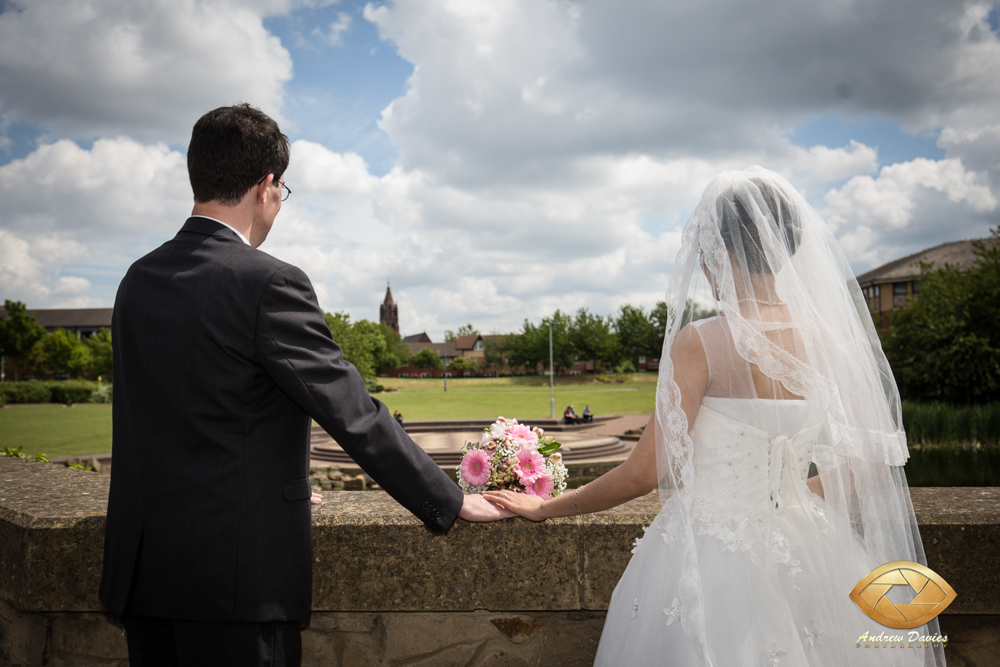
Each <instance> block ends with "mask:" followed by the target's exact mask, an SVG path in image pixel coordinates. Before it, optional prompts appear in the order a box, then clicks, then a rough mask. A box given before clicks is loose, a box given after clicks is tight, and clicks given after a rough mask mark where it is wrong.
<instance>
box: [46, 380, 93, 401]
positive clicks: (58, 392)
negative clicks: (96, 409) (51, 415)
mask: <svg viewBox="0 0 1000 667" xmlns="http://www.w3.org/2000/svg"><path fill="white" fill-rule="evenodd" d="M48 385H49V392H50V393H51V398H50V399H49V400H51V401H52V402H53V403H65V402H66V401H69V402H70V403H89V402H90V397H91V395H92V394H93V393H94V389H95V383H93V382H73V381H69V382H49V383H48Z"/></svg>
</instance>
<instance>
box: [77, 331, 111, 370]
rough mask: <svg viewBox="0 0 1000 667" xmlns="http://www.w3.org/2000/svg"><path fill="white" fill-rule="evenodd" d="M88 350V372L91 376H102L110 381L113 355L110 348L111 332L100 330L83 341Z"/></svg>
mask: <svg viewBox="0 0 1000 667" xmlns="http://www.w3.org/2000/svg"><path fill="white" fill-rule="evenodd" d="M84 344H85V345H86V346H87V349H88V350H90V360H91V361H90V372H91V374H93V375H103V376H104V377H106V378H108V379H110V377H111V372H112V362H113V358H114V355H113V354H112V347H111V332H110V331H109V330H108V329H101V330H100V331H98V332H97V333H95V334H94V335H93V336H91V337H90V338H87V339H86V340H85V341H84Z"/></svg>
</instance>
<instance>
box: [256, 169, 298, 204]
mask: <svg viewBox="0 0 1000 667" xmlns="http://www.w3.org/2000/svg"><path fill="white" fill-rule="evenodd" d="M268 176H270V174H267V175H265V176H264V178H262V179H260V180H259V181H257V185H260V184H261V183H263V182H264V181H265V180H267V177H268ZM275 182H276V183H278V185H280V186H281V190H282V193H281V201H285V200H286V199H288V195H290V194H292V189H291V188H289V187H288V186H287V185H285V184H284V183H281V182H280V181H275Z"/></svg>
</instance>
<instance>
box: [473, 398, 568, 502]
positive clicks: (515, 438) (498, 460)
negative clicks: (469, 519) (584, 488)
mask: <svg viewBox="0 0 1000 667" xmlns="http://www.w3.org/2000/svg"><path fill="white" fill-rule="evenodd" d="M559 447H561V445H560V444H559V443H558V442H556V441H555V438H553V437H552V436H548V435H544V432H543V431H542V429H540V428H530V427H529V426H527V425H525V424H518V423H517V420H516V419H505V418H503V417H500V418H499V419H497V420H496V421H495V422H493V424H491V425H490V426H489V427H488V428H486V429H484V430H483V437H482V438H480V439H479V442H469V443H466V445H465V447H463V448H462V453H463V456H462V463H461V464H459V466H458V485H459V486H460V487H462V491H464V492H465V493H482V492H483V491H504V490H508V489H510V490H515V491H522V492H524V493H530V494H531V495H534V496H538V497H539V498H549V497H551V496H557V495H559V494H560V493H562V492H563V491H564V490H565V489H566V476H567V471H566V466H565V465H563V463H562V454H560V453H559V451H558V450H559Z"/></svg>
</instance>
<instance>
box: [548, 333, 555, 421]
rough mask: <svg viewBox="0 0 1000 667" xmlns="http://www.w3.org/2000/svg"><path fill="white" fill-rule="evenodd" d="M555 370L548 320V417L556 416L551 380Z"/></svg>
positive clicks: (553, 417) (553, 388)
mask: <svg viewBox="0 0 1000 667" xmlns="http://www.w3.org/2000/svg"><path fill="white" fill-rule="evenodd" d="M555 376H556V372H555V367H554V366H553V364H552V322H549V417H551V418H552V419H555V418H556V390H555V386H554V385H553V382H554V380H555Z"/></svg>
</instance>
